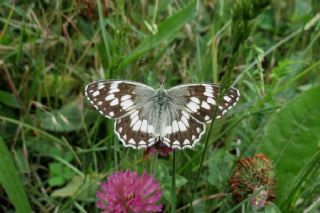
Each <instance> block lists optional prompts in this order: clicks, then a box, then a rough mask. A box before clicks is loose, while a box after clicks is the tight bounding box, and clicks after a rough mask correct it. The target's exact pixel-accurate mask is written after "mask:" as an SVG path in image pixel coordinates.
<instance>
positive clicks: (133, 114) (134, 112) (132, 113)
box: [120, 104, 139, 119]
mask: <svg viewBox="0 0 320 213" xmlns="http://www.w3.org/2000/svg"><path fill="white" fill-rule="evenodd" d="M120 105H121V104H120ZM138 113H139V112H138V111H137V110H134V111H131V115H130V118H131V119H132V118H134V117H136V116H137V115H138Z"/></svg>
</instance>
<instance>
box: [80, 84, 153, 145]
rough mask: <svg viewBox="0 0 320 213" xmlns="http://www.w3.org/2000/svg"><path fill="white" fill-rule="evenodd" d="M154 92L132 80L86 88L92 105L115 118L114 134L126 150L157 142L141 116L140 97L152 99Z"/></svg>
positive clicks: (91, 85)
mask: <svg viewBox="0 0 320 213" xmlns="http://www.w3.org/2000/svg"><path fill="white" fill-rule="evenodd" d="M154 93H155V90H154V89H153V88H151V87H149V86H146V85H144V84H140V83H138V82H133V81H122V80H107V81H96V82H93V83H90V84H88V85H87V86H86V88H85V95H86V96H87V98H88V100H89V102H90V103H91V104H92V105H93V106H94V107H95V108H96V109H97V110H98V111H99V112H100V113H101V114H103V115H104V116H106V117H107V118H115V127H114V130H115V133H116V135H117V136H118V137H119V139H120V141H121V142H122V143H123V145H124V146H125V147H132V148H146V147H148V146H151V145H152V144H154V143H155V140H154V138H153V126H150V124H148V122H147V121H146V119H142V117H141V116H139V112H140V110H141V107H142V104H141V103H140V104H139V102H138V100H139V97H141V96H142V97H146V100H147V99H148V97H151V96H152V95H154Z"/></svg>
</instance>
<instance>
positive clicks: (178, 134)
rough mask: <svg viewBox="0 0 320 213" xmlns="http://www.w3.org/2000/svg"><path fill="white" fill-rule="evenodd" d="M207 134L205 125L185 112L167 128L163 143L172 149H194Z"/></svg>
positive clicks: (180, 112) (181, 112)
mask: <svg viewBox="0 0 320 213" xmlns="http://www.w3.org/2000/svg"><path fill="white" fill-rule="evenodd" d="M204 132H205V125H204V124H203V123H200V122H198V121H197V120H196V119H194V118H193V117H191V116H190V115H189V113H187V112H186V111H184V110H181V111H179V115H178V116H177V118H174V119H173V120H171V121H170V122H169V123H168V124H167V125H166V126H165V136H164V138H163V142H164V143H165V144H166V145H167V146H169V147H172V148H177V149H181V148H182V149H184V148H192V147H193V146H194V145H195V144H196V143H197V142H198V141H199V140H200V138H201V136H202V135H203V133H204Z"/></svg>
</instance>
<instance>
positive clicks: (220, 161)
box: [208, 149, 235, 189]
mask: <svg viewBox="0 0 320 213" xmlns="http://www.w3.org/2000/svg"><path fill="white" fill-rule="evenodd" d="M209 156H210V157H209V161H208V167H209V176H208V182H209V183H210V184H211V185H213V186H216V187H217V188H218V189H222V187H223V185H225V184H226V180H228V178H229V177H230V176H231V171H232V166H233V163H234V160H235V157H234V156H233V155H231V154H230V153H229V152H227V151H226V150H223V149H215V150H213V151H212V154H210V155H209Z"/></svg>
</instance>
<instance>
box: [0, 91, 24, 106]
mask: <svg viewBox="0 0 320 213" xmlns="http://www.w3.org/2000/svg"><path fill="white" fill-rule="evenodd" d="M0 102H1V103H3V104H5V105H7V106H10V107H14V108H20V105H19V103H18V101H17V99H16V97H15V96H14V95H13V94H12V93H9V92H5V91H2V90H0Z"/></svg>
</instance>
